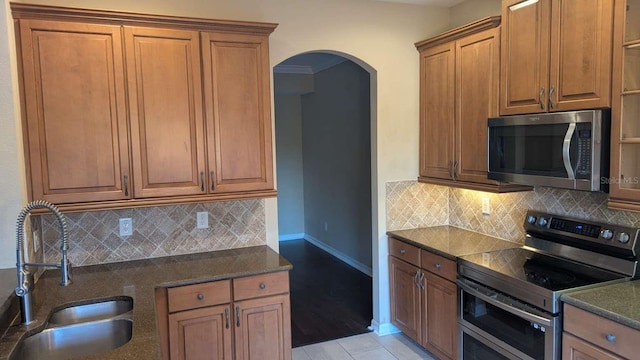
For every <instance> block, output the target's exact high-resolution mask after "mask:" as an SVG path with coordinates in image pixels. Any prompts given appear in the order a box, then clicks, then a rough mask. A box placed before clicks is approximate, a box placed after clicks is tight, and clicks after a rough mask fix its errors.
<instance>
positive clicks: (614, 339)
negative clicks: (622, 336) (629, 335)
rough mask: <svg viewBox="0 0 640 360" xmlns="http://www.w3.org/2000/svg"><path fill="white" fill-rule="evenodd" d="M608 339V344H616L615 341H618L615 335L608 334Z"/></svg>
mask: <svg viewBox="0 0 640 360" xmlns="http://www.w3.org/2000/svg"><path fill="white" fill-rule="evenodd" d="M606 338H607V341H608V342H614V341H616V336H615V335H613V334H607V336H606Z"/></svg>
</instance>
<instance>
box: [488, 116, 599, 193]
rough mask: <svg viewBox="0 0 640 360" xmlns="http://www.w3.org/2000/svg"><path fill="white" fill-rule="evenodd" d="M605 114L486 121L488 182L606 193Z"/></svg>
mask: <svg viewBox="0 0 640 360" xmlns="http://www.w3.org/2000/svg"><path fill="white" fill-rule="evenodd" d="M610 123H611V120H610V112H609V110H608V109H602V110H581V111H570V112H557V113H545V114H530V115H513V116H503V117H497V118H490V119H489V120H488V131H489V134H488V169H489V171H488V178H489V179H493V180H498V181H503V182H511V183H516V184H523V185H540V186H548V187H557V188H565V189H576V190H586V191H604V192H608V191H609V186H608V184H609V131H610Z"/></svg>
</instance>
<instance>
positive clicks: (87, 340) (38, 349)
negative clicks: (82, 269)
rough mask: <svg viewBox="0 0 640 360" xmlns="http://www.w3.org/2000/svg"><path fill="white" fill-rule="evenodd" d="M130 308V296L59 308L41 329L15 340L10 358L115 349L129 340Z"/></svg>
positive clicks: (65, 355) (53, 359)
mask: <svg viewBox="0 0 640 360" xmlns="http://www.w3.org/2000/svg"><path fill="white" fill-rule="evenodd" d="M132 310H133V299H132V298H130V297H120V298H117V299H111V300H96V302H92V303H89V304H82V305H74V306H70V307H67V308H64V309H61V310H58V311H56V312H55V313H53V314H52V315H51V316H50V317H49V322H48V324H47V327H46V328H45V329H44V330H42V331H41V332H39V333H36V334H33V335H31V336H29V337H27V338H25V339H23V340H21V341H20V342H19V343H18V345H17V346H16V348H15V350H14V351H13V353H12V354H11V359H47V360H56V359H73V358H78V357H83V356H89V355H96V354H101V353H104V352H107V351H110V350H114V349H116V348H118V347H120V346H122V345H124V344H126V343H128V342H129V340H131V336H132V335H133V311H132Z"/></svg>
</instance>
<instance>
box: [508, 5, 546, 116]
mask: <svg viewBox="0 0 640 360" xmlns="http://www.w3.org/2000/svg"><path fill="white" fill-rule="evenodd" d="M550 11H551V4H550V0H539V1H531V0H504V1H503V2H502V28H503V33H502V54H501V66H500V67H501V70H500V92H501V94H500V114H501V115H511V114H527V113H537V112H543V111H547V96H548V92H549V89H548V87H547V83H548V81H549V80H548V79H549V18H550Z"/></svg>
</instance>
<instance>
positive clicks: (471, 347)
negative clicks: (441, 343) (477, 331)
mask: <svg viewBox="0 0 640 360" xmlns="http://www.w3.org/2000/svg"><path fill="white" fill-rule="evenodd" d="M462 337H463V339H462V343H463V348H462V353H463V355H462V358H463V359H464V360H509V358H506V357H504V356H502V355H501V354H499V353H498V352H496V351H495V350H493V349H491V348H490V347H488V346H487V345H485V344H483V343H481V342H480V341H478V340H477V339H475V338H474V337H472V336H471V335H469V334H467V333H463V335H462Z"/></svg>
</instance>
